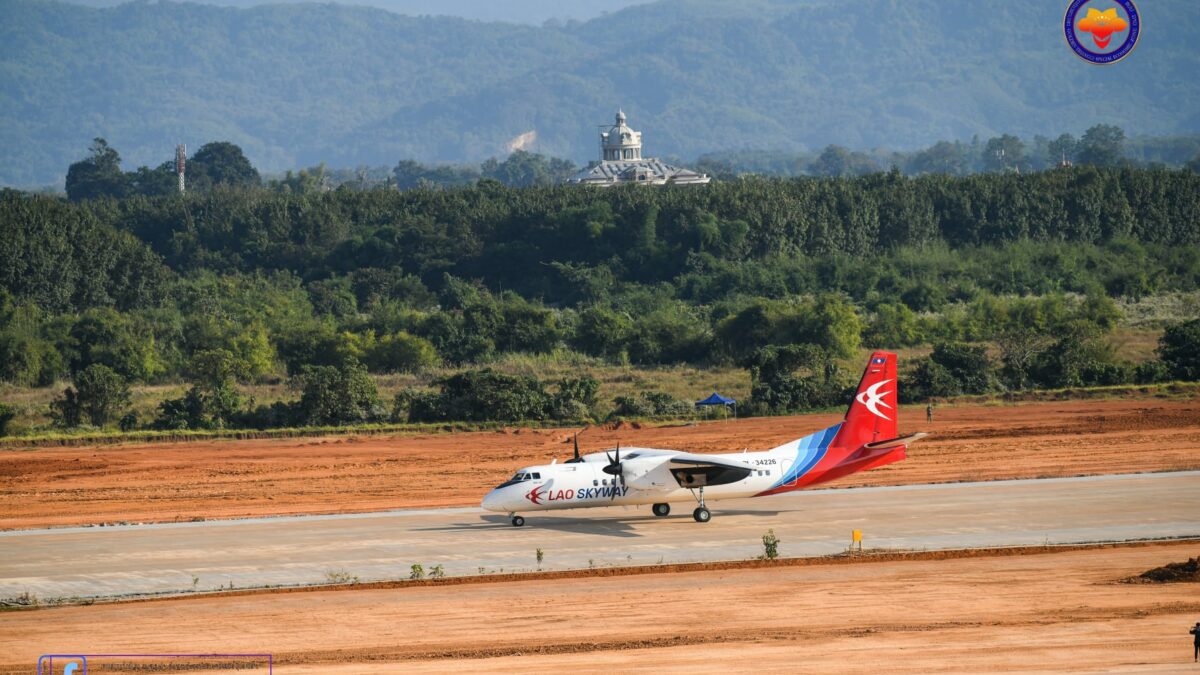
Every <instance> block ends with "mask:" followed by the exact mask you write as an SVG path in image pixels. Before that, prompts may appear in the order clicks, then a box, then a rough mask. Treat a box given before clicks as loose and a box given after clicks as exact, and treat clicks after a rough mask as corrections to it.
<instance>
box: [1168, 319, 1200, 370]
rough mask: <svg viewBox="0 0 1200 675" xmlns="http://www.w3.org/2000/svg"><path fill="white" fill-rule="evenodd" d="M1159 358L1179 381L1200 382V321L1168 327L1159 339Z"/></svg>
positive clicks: (1195, 320)
mask: <svg viewBox="0 0 1200 675" xmlns="http://www.w3.org/2000/svg"><path fill="white" fill-rule="evenodd" d="M1158 357H1159V358H1160V359H1162V361H1163V363H1164V364H1166V366H1167V370H1168V371H1169V372H1170V374H1171V377H1172V378H1174V379H1177V380H1188V381H1195V380H1200V319H1192V320H1191V321H1185V322H1183V323H1177V324H1175V325H1173V326H1168V327H1167V329H1166V330H1165V331H1164V332H1163V335H1162V337H1161V338H1159V339H1158Z"/></svg>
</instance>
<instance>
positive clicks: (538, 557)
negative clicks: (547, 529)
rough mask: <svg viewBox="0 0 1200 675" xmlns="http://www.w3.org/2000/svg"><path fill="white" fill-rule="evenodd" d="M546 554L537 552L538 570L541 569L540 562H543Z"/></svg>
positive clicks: (540, 551) (539, 550)
mask: <svg viewBox="0 0 1200 675" xmlns="http://www.w3.org/2000/svg"><path fill="white" fill-rule="evenodd" d="M545 558H546V553H545V552H544V551H542V549H540V548H539V549H538V550H537V561H538V569H542V561H543V560H545Z"/></svg>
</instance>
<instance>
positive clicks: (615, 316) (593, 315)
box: [572, 306, 633, 358]
mask: <svg viewBox="0 0 1200 675" xmlns="http://www.w3.org/2000/svg"><path fill="white" fill-rule="evenodd" d="M632 330H633V321H631V320H630V318H629V316H628V315H626V314H625V313H623V312H616V311H613V310H611V309H608V308H607V307H599V306H592V307H588V308H587V309H585V310H583V311H582V312H580V313H579V324H578V325H577V326H576V328H575V338H574V340H573V341H572V343H573V344H574V346H575V348H576V349H578V350H580V351H582V352H584V353H586V354H591V355H592V356H603V357H607V358H614V357H616V356H617V355H618V354H620V353H621V350H622V349H624V348H625V343H626V341H627V340H628V339H629V334H630V332H631V331H632Z"/></svg>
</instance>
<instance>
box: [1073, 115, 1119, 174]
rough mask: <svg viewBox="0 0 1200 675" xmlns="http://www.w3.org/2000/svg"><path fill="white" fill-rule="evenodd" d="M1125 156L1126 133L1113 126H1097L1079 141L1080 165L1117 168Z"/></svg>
mask: <svg viewBox="0 0 1200 675" xmlns="http://www.w3.org/2000/svg"><path fill="white" fill-rule="evenodd" d="M1124 154H1125V132H1124V131H1123V130H1122V129H1121V127H1118V126H1114V125H1112V124H1097V125H1096V126H1094V127H1092V128H1090V129H1088V130H1087V131H1085V132H1084V134H1083V138H1081V139H1079V148H1078V157H1079V163H1080V164H1094V165H1096V166H1117V165H1119V164H1120V163H1121V160H1122V158H1123V157H1124Z"/></svg>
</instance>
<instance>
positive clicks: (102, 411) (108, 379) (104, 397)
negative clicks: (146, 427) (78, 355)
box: [50, 363, 130, 428]
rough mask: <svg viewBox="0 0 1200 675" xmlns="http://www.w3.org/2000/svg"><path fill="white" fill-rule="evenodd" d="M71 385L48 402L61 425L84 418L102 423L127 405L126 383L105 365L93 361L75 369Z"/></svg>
mask: <svg viewBox="0 0 1200 675" xmlns="http://www.w3.org/2000/svg"><path fill="white" fill-rule="evenodd" d="M74 385H75V386H74V387H67V388H66V389H65V390H63V393H62V396H60V397H59V398H56V399H55V400H53V401H51V402H50V414H51V416H52V417H53V418H54V421H55V424H57V425H58V426H60V427H67V428H70V427H77V426H79V425H80V424H82V423H83V422H85V421H86V422H88V423H89V424H92V425H93V426H97V427H102V426H104V425H106V424H108V423H109V422H111V421H113V420H114V419H116V417H117V415H118V414H119V413H120V411H121V409H122V408H125V407H126V406H128V405H129V400H130V396H129V384H128V383H127V382H126V381H125V378H123V377H121V376H120V375H118V374H117V373H115V372H113V370H112V369H111V368H109V367H108V366H105V365H102V364H99V363H95V364H92V365H90V366H88V367H86V368H84V369H83V370H81V371H79V372H77V373H75V377H74Z"/></svg>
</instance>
